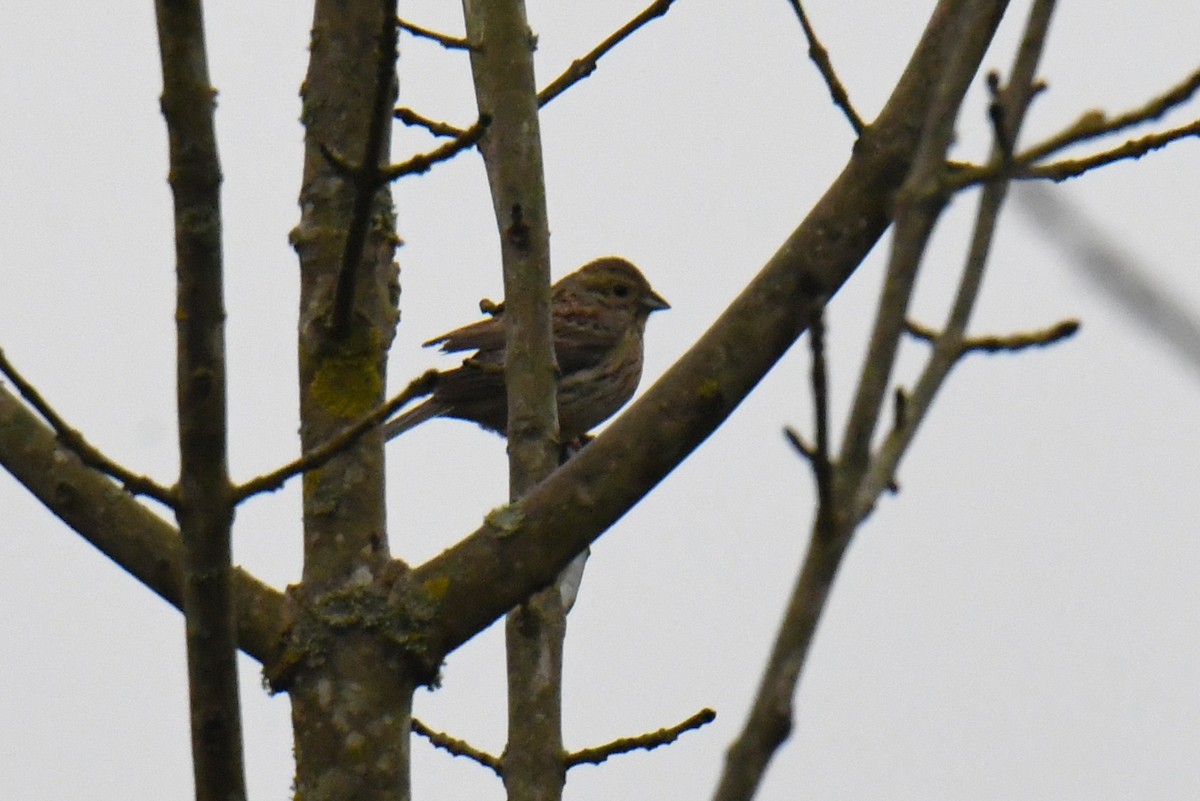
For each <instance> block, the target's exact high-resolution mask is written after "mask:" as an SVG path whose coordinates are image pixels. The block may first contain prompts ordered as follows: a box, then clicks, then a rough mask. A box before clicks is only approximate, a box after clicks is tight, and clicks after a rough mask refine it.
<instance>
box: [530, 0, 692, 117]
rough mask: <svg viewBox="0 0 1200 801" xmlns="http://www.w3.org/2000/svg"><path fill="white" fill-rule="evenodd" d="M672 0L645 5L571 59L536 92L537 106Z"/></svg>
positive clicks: (663, 10)
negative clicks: (569, 64)
mask: <svg viewBox="0 0 1200 801" xmlns="http://www.w3.org/2000/svg"><path fill="white" fill-rule="evenodd" d="M674 2H675V0H654V2H653V3H651V4H650V5H649V6H647V7H646V8H645V10H643V11H642V12H641V13H640V14H638V15H637V16H636V17H634V18H633V19H631V20H629V22H627V23H625V24H624V25H622V26H621V27H620V28H618V29H617V30H616V31H615V32H614V33H613V34H612V35H611V36H609V37H608V38H607V39H605V40H604V41H602V42H601V43H600V44H598V45H596V46H595V47H593V48H592V49H591V50H590V51H588V53H587V54H586V55H584V56H582V57H580V58H577V59H575V60H574V61H572V62H571V66H569V67H567V69H566V71H565V72H563V74H562V75H559V76H558V77H557V78H555V79H554V80H553V81H551V82H550V84H549V85H548V86H546V87H545V88H544V89H542V91H540V92H538V95H537V98H538V106H539V107H541V106H544V105H546V104H547V103H549V102H550V101H551V100H553V99H554V98H556V97H558V96H559V95H561V94H562V93H563V92H565V91H567V89H569V88H571V87H572V86H573V85H575V84H577V83H579V82H580V81H582V80H583V79H584V78H586V77H588V76H589V75H591V74H592V73H593V72H595V71H596V66H597V62H599V61H600V59H601V58H603V57H604V55H605V54H606V53H608V51H609V50H612V49H613V48H614V47H616V46H617V45H619V44H620V43H621V42H623V41H624V40H625V39H628V38H629V36H630V35H631V34H632V33H633V32H634V31H636V30H637V29H638V28H641V27H642V26H643V25H645V24H646V23H648V22H650V21H651V20H652V19H656V18H657V17H661V16H662V15H663V14H666V13H667V12H668V11H670V10H671V4H672V3H674Z"/></svg>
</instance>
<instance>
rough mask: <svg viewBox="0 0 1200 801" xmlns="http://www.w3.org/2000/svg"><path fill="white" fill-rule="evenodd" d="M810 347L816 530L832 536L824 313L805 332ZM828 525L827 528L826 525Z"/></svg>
mask: <svg viewBox="0 0 1200 801" xmlns="http://www.w3.org/2000/svg"><path fill="white" fill-rule="evenodd" d="M808 336H809V347H810V349H811V351H812V393H813V417H814V424H815V427H816V430H817V432H816V437H817V443H816V448H815V449H814V450H813V458H812V460H811V461H812V468H813V478H814V479H815V480H816V483H817V519H818V529H819V530H820V531H821V532H822V533H823V534H831V533H832V530H831V529H830V528H829V526H831V525H832V523H833V512H834V497H833V481H834V479H833V463H832V456H831V455H830V454H831V451H830V447H829V378H828V374H827V372H828V371H827V365H826V360H825V311H824V309H821V310H819V311H817V312H816V313H815V314H813V319H812V325H811V327H810V328H809V329H808ZM826 524H828V525H826Z"/></svg>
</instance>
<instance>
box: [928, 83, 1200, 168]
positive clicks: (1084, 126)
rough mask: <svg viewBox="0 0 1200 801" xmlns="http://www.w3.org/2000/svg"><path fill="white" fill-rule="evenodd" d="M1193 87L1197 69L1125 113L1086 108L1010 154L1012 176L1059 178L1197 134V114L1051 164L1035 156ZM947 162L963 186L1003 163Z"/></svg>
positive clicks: (1142, 114) (1105, 130)
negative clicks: (1185, 121)
mask: <svg viewBox="0 0 1200 801" xmlns="http://www.w3.org/2000/svg"><path fill="white" fill-rule="evenodd" d="M1042 88H1044V86H1043V85H1042V84H1038V83H1035V84H1034V85H1033V91H1034V92H1035V93H1036V92H1038V91H1040V90H1041V89H1042ZM1197 90H1200V70H1197V71H1196V72H1194V73H1192V74H1191V75H1189V76H1188V77H1187V78H1185V79H1184V80H1183V81H1180V82H1179V83H1178V84H1176V85H1175V86H1172V87H1171V88H1170V89H1168V90H1167V91H1166V92H1163V93H1162V94H1161V95H1159V96H1158V97H1155V98H1152V99H1151V100H1150V101H1148V102H1147V103H1145V104H1143V105H1141V106H1139V107H1138V108H1136V109H1133V110H1131V111H1127V112H1125V113H1124V114H1118V115H1117V116H1115V117H1108V116H1107V115H1106V114H1105V113H1104V112H1103V111H1099V110H1092V111H1088V112H1085V113H1084V114H1083V115H1082V116H1080V117H1079V119H1078V120H1076V121H1075V122H1074V123H1072V124H1071V125H1069V126H1067V127H1066V128H1065V129H1063V130H1062V131H1060V132H1059V133H1057V134H1055V135H1053V136H1051V137H1050V138H1048V139H1046V140H1045V141H1043V142H1040V143H1039V144H1036V145H1033V146H1032V147H1029V148H1027V149H1026V150H1024V151H1022V152H1020V153H1018V154H1017V155H1016V156H1014V158H1013V165H1012V174H1011V176H1010V177H1012V178H1016V179H1026V180H1028V179H1049V180H1053V181H1062V180H1066V179H1067V178H1074V177H1076V176H1078V175H1082V174H1083V173H1085V172H1087V171H1088V170H1092V169H1095V168H1097V167H1102V166H1104V165H1106V164H1111V163H1112V162H1114V161H1121V160H1123V159H1130V158H1133V159H1136V158H1141V157H1142V156H1144V155H1146V154H1147V153H1149V152H1150V151H1152V150H1156V149H1158V148H1161V147H1164V146H1165V145H1168V144H1170V143H1171V142H1173V141H1175V140H1176V139H1183V138H1186V137H1188V136H1196V135H1197V133H1198V132H1200V131H1198V126H1200V120H1198V121H1194V122H1192V123H1190V124H1188V125H1184V126H1181V127H1178V128H1173V129H1171V130H1168V131H1163V132H1161V133H1156V134H1150V135H1148V136H1145V137H1142V138H1140V139H1132V140H1129V141H1127V142H1125V143H1124V144H1122V145H1120V146H1118V147H1115V148H1112V149H1109V150H1106V151H1103V152H1102V153H1097V154H1095V155H1092V156H1088V157H1085V158H1081V159H1064V160H1062V161H1057V162H1052V163H1049V164H1039V162H1041V161H1042V160H1043V159H1045V158H1046V157H1047V156H1049V155H1050V154H1052V153H1056V152H1058V151H1060V150H1063V149H1065V148H1067V147H1070V146H1072V145H1077V144H1080V143H1081V142H1086V141H1088V140H1090V139H1095V138H1097V137H1100V136H1105V135H1108V134H1112V133H1116V132H1117V131H1120V130H1123V129H1125V128H1130V127H1132V126H1134V125H1138V124H1141V123H1143V122H1149V121H1152V120H1156V119H1158V118H1160V117H1162V116H1163V115H1164V114H1166V113H1167V112H1168V111H1170V110H1171V109H1173V108H1175V107H1176V106H1179V105H1182V104H1183V103H1185V102H1187V101H1188V100H1190V99H1191V98H1192V96H1193V95H1194V94H1195V93H1196V92H1197ZM951 166H952V167H953V169H954V172H953V174H952V176H951V178H950V179H949V180H950V183H951V184H952V186H953V187H954V188H955V189H962V188H964V187H967V186H972V185H974V184H980V183H986V182H987V181H991V180H994V179H995V178H996V177H997V175H998V174H999V170H1000V169H1002V167H998V166H997V165H996V164H995V163H992V164H989V165H986V166H983V165H969V164H952V165H951Z"/></svg>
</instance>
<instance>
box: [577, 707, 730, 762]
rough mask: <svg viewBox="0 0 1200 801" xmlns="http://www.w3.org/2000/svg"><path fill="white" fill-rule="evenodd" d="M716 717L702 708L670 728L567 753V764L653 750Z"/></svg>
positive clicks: (602, 759)
mask: <svg viewBox="0 0 1200 801" xmlns="http://www.w3.org/2000/svg"><path fill="white" fill-rule="evenodd" d="M716 718H717V713H716V712H714V711H713V710H711V709H708V708H705V709H701V710H700V711H699V712H697V713H696V714H694V715H692V716H691V717H690V718H688V719H687V720H685V721H683V722H682V723H678V724H676V725H674V726H671V727H670V728H666V729H659V730H658V731H652V732H649V733H647V734H639V735H638V736H636V737H622V738H621V739H619V740H613V741H612V742H611V743H607V744H605V745H601V746H597V747H595V748H584V749H583V750H581V751H575V752H574V753H571V754H567V758H566V766H567V768H568V769H570V768H573V767H575V766H576V765H599V764H600V763H601V762H604V761H605V760H606V759H608V758H609V757H611V756H616V755H617V754H627V753H629V752H630V751H636V750H639V749H642V750H645V751H652V750H654V749H655V748H658V747H659V746H663V745H670V744H671V743H673V742H675V741H676V740H678V739H679V735H681V734H683V733H684V732H685V731H690V730H692V729H698V728H700V727H701V726H707V725H708V724H709V723H712V722H713V721H714V720H716Z"/></svg>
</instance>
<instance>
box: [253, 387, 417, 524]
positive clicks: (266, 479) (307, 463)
mask: <svg viewBox="0 0 1200 801" xmlns="http://www.w3.org/2000/svg"><path fill="white" fill-rule="evenodd" d="M437 377H438V373H437V370H429V371H428V372H426V373H425V374H424V375H421V376H419V377H417V378H416V379H414V380H413V381H412V383H410V384H409V385H408V386H407V387H405V388H404V391H403V392H401V393H400V394H399V395H396V396H395V397H394V398H392V399H391V400H389V401H388V402H387V403H385V404H383V405H381V406H379V407H378V408H376V409H375V410H374V411H373V412H371V413H370V414H368V415H367V416H365V417H363V418H362V419H360V420H358V421H357V422H355V423H352V424H351V425H349V426H347V427H346V428H345V430H343V431H342V432H341V433H340V434H337V435H336V436H334V437H333V438H332V439H329V440H327V441H326V442H325V443H324V444H323V445H318V446H317V447H316V448H313V449H312V450H310V451H308V452H307V453H305V454H304V455H302V456H301V457H300V458H298V459H294V460H293V461H291V462H288V463H287V464H285V465H283V466H282V467H280V468H278V469H276V470H272V471H271V472H270V473H266V474H264V475H261V476H258V477H257V478H252V479H250V480H249V481H247V482H246V483H245V484H242V485H241V486H239V487H236V488H235V489H234V491H233V502H234V503H235V504H238V503H241V502H242V501H244V500H246V499H247V498H249V497H250V496H252V495H257V494H258V493H260V492H272V491H274V490H277V489H279V488H280V487H282V486H283V483H284V482H285V481H287V480H288V479H289V478H291V477H293V476H298V475H300V474H301V473H306V472H308V471H309V470H316V469H317V468H318V467H320V466H321V465H323V464H325V463H326V462H328V461H329V460H330V459H332V458H333V457H335V456H337V455H338V454H339V453H342V452H344V451H346V450H347V449H349V448H350V447H351V446H353V445H354V443H356V442H358V440H359V437H361V436H362V435H363V434H365V433H367V432H368V431H370V430H371V429H373V428H375V427H376V426H378V425H379V424H380V423H382V422H383V421H384V420H386V419H387V418H388V417H390V416H391V415H392V413H393V412H395V411H396V410H397V409H399V408H400V407H401V406H403V405H404V404H406V403H408V402H409V401H411V400H412V399H413V398H419V397H421V396H422V395H428V394H429V393H430V392H432V391H433V385H434V383H435V382H436V381H437Z"/></svg>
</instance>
